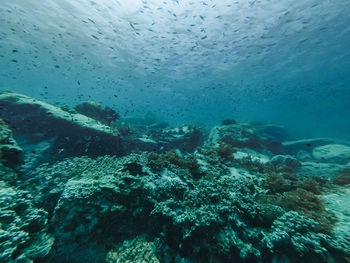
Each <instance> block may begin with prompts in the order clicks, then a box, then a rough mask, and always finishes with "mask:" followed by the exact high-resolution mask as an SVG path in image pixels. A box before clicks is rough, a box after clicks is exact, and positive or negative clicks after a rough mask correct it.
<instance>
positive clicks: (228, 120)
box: [221, 119, 237, 125]
mask: <svg viewBox="0 0 350 263" xmlns="http://www.w3.org/2000/svg"><path fill="white" fill-rule="evenodd" d="M236 123H237V122H236V121H235V120H233V119H225V120H223V121H222V122H221V124H222V125H231V124H236Z"/></svg>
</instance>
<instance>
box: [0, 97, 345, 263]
mask: <svg viewBox="0 0 350 263" xmlns="http://www.w3.org/2000/svg"><path fill="white" fill-rule="evenodd" d="M0 262H72V263H74V262H107V263H112V262H140V263H141V262H154V263H156V262H165V263H172V262H174V263H192V262H193V263H197V262H198V263H199V262H200V263H202V262H218V263H221V262H222V263H223V262H276V263H277V262H309V263H312V262H317V263H320V262H335V263H337V262H345V263H349V262H350V145H349V144H348V143H347V142H341V141H337V140H335V139H332V138H294V137H292V136H291V135H289V134H288V131H286V130H285V129H284V128H283V127H281V126H278V125H273V124H264V123H255V122H252V123H237V122H236V121H234V120H224V121H223V122H222V124H221V125H218V126H215V127H208V126H194V125H183V126H179V127H172V126H169V125H167V124H166V123H165V122H161V121H159V120H157V119H155V118H153V117H148V118H124V119H121V118H119V115H118V114H117V113H116V112H114V111H113V110H112V109H110V108H103V107H101V106H99V105H97V104H95V103H83V104H81V105H79V106H77V107H76V108H74V109H71V108H69V107H67V106H60V107H58V106H54V105H50V104H47V103H45V102H41V101H39V100H36V99H35V98H30V97H27V96H24V95H20V94H16V93H11V92H3V93H0Z"/></svg>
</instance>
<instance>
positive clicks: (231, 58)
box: [0, 0, 350, 139]
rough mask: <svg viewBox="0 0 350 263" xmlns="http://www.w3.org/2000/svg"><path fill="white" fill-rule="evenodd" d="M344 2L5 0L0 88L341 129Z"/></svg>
mask: <svg viewBox="0 0 350 263" xmlns="http://www.w3.org/2000/svg"><path fill="white" fill-rule="evenodd" d="M349 9H350V3H349V1H346V0H339V1H322V2H320V1H312V0H304V1H297V2H296V1H289V0H284V1H264V0H261V1H180V0H179V1H166V0H165V1H141V0H140V1H138V0H130V1H112V0H100V1H64V0H62V1H53V0H52V1H45V2H44V3H43V2H38V1H20V0H11V1H8V0H3V1H2V2H1V6H0V18H1V30H0V34H1V35H0V37H1V38H0V54H1V60H0V63H1V64H0V68H1V75H0V88H1V89H3V90H13V91H16V92H20V93H24V94H26V95H29V96H33V97H36V98H40V99H43V100H45V101H48V102H50V103H55V102H58V103H66V104H69V105H75V104H77V103H79V102H81V101H85V100H90V99H92V100H94V101H97V102H99V103H101V104H103V105H108V106H111V107H113V108H115V109H116V110H118V111H120V112H121V113H122V114H123V115H143V114H144V112H145V111H151V112H153V113H154V114H156V115H157V116H159V117H160V118H162V119H166V120H167V121H170V122H173V123H198V122H200V123H210V124H214V123H219V122H220V121H221V120H222V119H224V118H234V119H237V120H240V121H246V120H249V121H252V120H254V121H264V122H272V123H279V124H282V125H286V126H287V127H288V128H289V129H290V130H293V131H295V132H297V133H298V134H302V135H304V136H305V135H317V136H329V135H332V136H337V137H341V138H346V139H349V136H348V134H349V131H350V124H349V123H350V122H349V117H350V110H349V109H350V107H349V103H350V95H349V94H350V93H349V91H350V87H349V81H350V80H349V78H350V74H349V73H350V65H349V63H350V51H349V48H348V46H349V43H350V32H349V30H350V17H349V15H348V12H349Z"/></svg>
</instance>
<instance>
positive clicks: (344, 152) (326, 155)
mask: <svg viewBox="0 0 350 263" xmlns="http://www.w3.org/2000/svg"><path fill="white" fill-rule="evenodd" d="M312 156H313V157H314V158H315V159H316V160H318V161H320V162H325V163H338V164H347V163H350V147H348V146H345V145H342V144H327V145H324V146H320V147H316V148H315V149H313V151H312Z"/></svg>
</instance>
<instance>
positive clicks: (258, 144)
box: [208, 123, 282, 154]
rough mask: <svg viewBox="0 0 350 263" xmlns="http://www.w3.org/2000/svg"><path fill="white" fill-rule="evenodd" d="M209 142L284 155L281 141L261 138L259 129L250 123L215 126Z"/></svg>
mask: <svg viewBox="0 0 350 263" xmlns="http://www.w3.org/2000/svg"><path fill="white" fill-rule="evenodd" d="M208 142H209V143H210V144H218V143H221V142H224V143H226V144H229V145H231V146H233V147H237V148H244V147H246V148H250V149H253V150H256V151H260V152H261V151H269V152H271V153H274V154H278V153H282V146H281V143H280V142H279V141H276V140H274V139H272V137H270V138H268V137H261V136H260V135H259V134H258V130H257V128H256V127H254V126H252V125H250V124H248V123H236V124H231V125H224V126H215V127H213V128H212V130H211V131H210V134H209V138H208Z"/></svg>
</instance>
